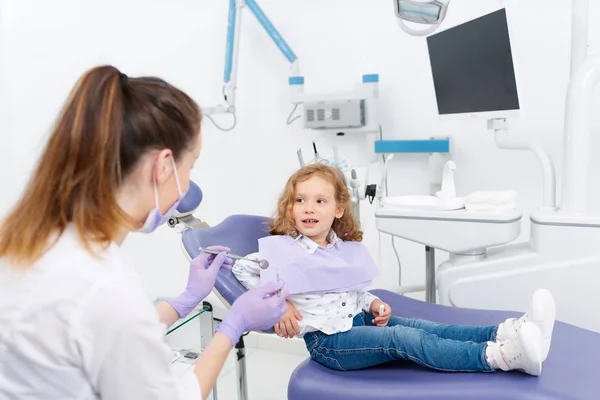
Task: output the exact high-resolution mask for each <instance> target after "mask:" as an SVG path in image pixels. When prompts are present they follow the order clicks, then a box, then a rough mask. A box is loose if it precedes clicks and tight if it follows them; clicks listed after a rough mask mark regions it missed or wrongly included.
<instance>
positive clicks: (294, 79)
mask: <svg viewBox="0 0 600 400" xmlns="http://www.w3.org/2000/svg"><path fill="white" fill-rule="evenodd" d="M288 83H289V85H290V86H292V85H304V77H303V76H290V78H289V79H288Z"/></svg>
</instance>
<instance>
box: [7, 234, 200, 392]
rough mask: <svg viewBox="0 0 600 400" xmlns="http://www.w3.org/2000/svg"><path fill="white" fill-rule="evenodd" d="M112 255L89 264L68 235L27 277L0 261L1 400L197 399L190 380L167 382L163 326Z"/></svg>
mask: <svg viewBox="0 0 600 400" xmlns="http://www.w3.org/2000/svg"><path fill="white" fill-rule="evenodd" d="M119 253H120V249H119V248H118V246H116V245H112V246H111V247H110V248H109V249H108V250H107V251H105V252H104V253H102V254H101V258H94V257H93V256H92V255H91V254H89V253H88V252H86V250H85V248H84V247H83V245H82V244H81V243H80V242H79V241H78V238H77V234H76V232H75V230H74V229H73V228H69V229H67V231H65V233H64V234H63V235H62V237H61V238H60V239H59V241H58V242H57V243H56V245H55V246H54V247H53V248H52V249H51V250H49V251H48V252H47V253H46V254H45V255H44V256H43V257H42V258H41V259H40V260H39V261H38V262H36V263H35V265H33V266H32V267H31V268H29V269H26V270H23V271H22V272H15V271H14V270H10V269H9V266H8V263H7V260H0V399H2V400H5V399H6V400H13V399H15V400H16V399H19V400H30V399H78V400H88V399H99V398H102V399H112V400H121V399H123V400H125V399H127V400H132V399H179V398H181V397H182V396H184V393H183V391H184V390H185V391H186V392H187V393H188V394H189V393H190V391H192V392H195V396H193V398H196V399H200V398H201V392H200V388H199V385H198V381H197V379H196V378H195V376H194V375H192V374H191V373H190V374H188V375H187V377H185V378H183V380H181V378H177V377H176V375H175V373H174V372H173V370H172V365H171V363H170V361H171V359H172V352H171V350H170V349H169V347H168V346H167V345H166V344H165V342H164V335H165V326H164V325H162V324H161V323H160V322H159V317H158V313H157V311H156V309H155V308H154V307H153V306H152V304H151V302H150V301H149V300H148V298H147V297H146V295H145V293H144V291H143V288H142V285H141V282H140V280H139V277H138V275H137V274H136V273H135V271H133V269H132V268H129V267H128V266H127V265H125V264H124V263H123V262H122V261H121V259H120V256H119ZM194 381H195V382H194ZM176 382H177V383H176ZM190 388H191V389H190Z"/></svg>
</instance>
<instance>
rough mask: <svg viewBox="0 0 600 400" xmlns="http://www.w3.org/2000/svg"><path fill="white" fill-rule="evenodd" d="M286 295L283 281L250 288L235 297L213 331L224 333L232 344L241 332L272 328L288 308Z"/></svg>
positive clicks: (237, 339)
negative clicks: (221, 320)
mask: <svg viewBox="0 0 600 400" xmlns="http://www.w3.org/2000/svg"><path fill="white" fill-rule="evenodd" d="M279 290H281V293H280V295H279V296H277V291H279ZM287 296H288V290H287V286H285V284H284V283H283V281H279V282H272V283H269V284H267V285H265V286H260V287H256V288H254V289H251V290H249V291H247V292H246V293H244V294H243V295H241V296H240V297H238V299H237V300H236V301H235V302H234V303H233V305H232V306H231V309H230V310H229V312H228V313H227V316H226V317H225V318H224V319H223V322H221V323H220V324H219V326H217V329H216V331H217V332H221V333H224V334H225V335H227V337H228V338H229V340H231V343H232V344H233V346H235V345H236V344H237V342H238V341H239V340H240V337H241V336H242V334H243V333H244V332H248V331H254V330H266V329H271V328H272V327H273V325H275V324H276V323H277V322H279V321H280V320H281V317H282V316H283V314H284V313H285V312H286V310H287V305H286V304H285V299H286V298H287Z"/></svg>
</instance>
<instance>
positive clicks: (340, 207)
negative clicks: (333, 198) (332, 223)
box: [335, 204, 344, 218]
mask: <svg viewBox="0 0 600 400" xmlns="http://www.w3.org/2000/svg"><path fill="white" fill-rule="evenodd" d="M343 215H344V206H343V205H342V204H338V205H337V206H336V207H335V217H336V218H342V216H343Z"/></svg>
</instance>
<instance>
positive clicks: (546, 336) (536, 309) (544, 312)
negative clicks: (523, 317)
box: [529, 289, 556, 361]
mask: <svg viewBox="0 0 600 400" xmlns="http://www.w3.org/2000/svg"><path fill="white" fill-rule="evenodd" d="M532 303H533V304H532V310H531V311H532V314H533V315H532V316H531V317H530V319H529V322H534V321H535V323H536V324H539V325H543V324H541V322H542V321H547V320H549V319H551V320H552V324H550V326H549V327H548V330H547V331H545V332H542V331H541V330H540V333H541V335H542V339H543V342H542V343H543V345H542V348H541V354H540V355H541V357H542V361H545V360H546V358H547V357H548V353H549V352H550V342H551V341H552V332H553V331H554V321H555V319H556V303H555V302H554V296H553V295H552V293H551V292H550V291H549V290H547V289H539V290H537V291H536V292H535V293H534V295H533V301H532Z"/></svg>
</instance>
